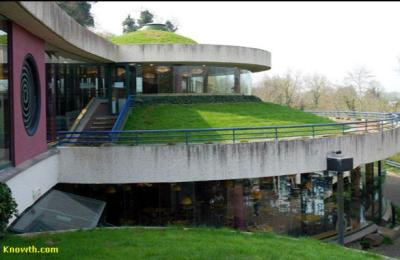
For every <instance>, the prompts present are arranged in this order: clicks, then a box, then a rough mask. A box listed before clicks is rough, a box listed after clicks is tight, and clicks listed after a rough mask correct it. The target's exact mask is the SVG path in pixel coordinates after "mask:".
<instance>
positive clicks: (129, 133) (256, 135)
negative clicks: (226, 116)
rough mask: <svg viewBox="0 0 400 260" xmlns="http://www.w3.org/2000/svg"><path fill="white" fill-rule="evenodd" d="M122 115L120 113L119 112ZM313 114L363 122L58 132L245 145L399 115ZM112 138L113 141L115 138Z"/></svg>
mask: <svg viewBox="0 0 400 260" xmlns="http://www.w3.org/2000/svg"><path fill="white" fill-rule="evenodd" d="M121 112H122V111H121ZM310 112H312V113H314V114H319V115H324V116H334V117H351V118H357V119H363V120H364V121H353V122H343V123H325V124H304V125H284V126H258V127H235V128H232V127H225V128H197V129H160V130H125V131H120V130H112V131H85V132H71V131H61V132H58V133H57V139H58V144H59V145H65V144H79V145H101V144H104V143H110V139H108V138H107V137H108V136H113V138H111V140H112V143H114V144H125V145H140V144H162V143H164V144H176V143H185V144H191V143H209V142H214V141H218V142H221V141H222V142H226V141H228V142H233V143H235V142H248V141H254V140H263V139H265V140H271V139H274V140H281V139H287V138H296V137H297V138H298V137H310V138H316V137H318V136H332V135H345V134H348V133H360V132H361V133H366V132H377V131H378V132H381V131H384V130H386V129H392V128H395V127H397V126H398V123H399V116H398V115H397V114H390V113H375V112H354V111H310ZM114 137H115V138H114Z"/></svg>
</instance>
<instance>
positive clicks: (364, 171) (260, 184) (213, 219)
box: [56, 165, 385, 236]
mask: <svg viewBox="0 0 400 260" xmlns="http://www.w3.org/2000/svg"><path fill="white" fill-rule="evenodd" d="M370 166H371V165H370ZM376 172H377V171H376V169H375V171H374V169H373V166H372V169H371V167H369V169H368V167H366V166H365V167H362V168H357V169H355V170H353V171H352V172H346V173H345V175H344V176H345V178H344V180H345V190H344V198H345V225H346V229H347V230H356V229H358V228H362V227H364V226H365V225H367V224H368V223H370V222H371V221H374V220H377V219H378V218H379V215H380V214H379V210H380V209H381V215H380V216H382V213H383V211H384V210H385V209H384V208H382V207H380V206H379V205H382V203H381V202H380V201H382V200H381V199H380V198H381V197H380V196H379V193H380V192H381V189H380V187H381V186H380V185H379V183H380V181H379V179H378V178H377V173H376ZM374 173H375V174H374ZM336 186H337V185H336V174H335V173H330V172H315V173H304V174H301V175H300V174H298V175H287V176H277V177H265V178H254V179H240V180H223V181H204V182H181V183H140V184H123V185H112V184H111V185H68V184H60V185H58V186H57V187H56V188H57V189H59V190H64V191H67V192H71V193H75V194H79V195H82V196H87V197H92V198H94V199H99V200H102V201H105V202H106V203H107V204H106V208H105V214H104V216H103V221H104V222H106V223H111V224H113V225H152V226H154V225H170V224H173V225H179V224H182V225H189V226H190V225H194V226H196V225H208V226H228V227H234V228H239V229H248V230H260V231H274V232H276V233H280V234H289V235H293V236H301V235H316V234H321V233H324V232H331V231H335V230H337V224H338V223H337V203H336V189H337V187H336Z"/></svg>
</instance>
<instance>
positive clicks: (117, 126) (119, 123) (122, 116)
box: [111, 95, 134, 132]
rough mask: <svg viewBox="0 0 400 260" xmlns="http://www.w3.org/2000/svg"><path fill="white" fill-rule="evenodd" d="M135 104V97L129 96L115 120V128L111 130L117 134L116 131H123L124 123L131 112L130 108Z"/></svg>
mask: <svg viewBox="0 0 400 260" xmlns="http://www.w3.org/2000/svg"><path fill="white" fill-rule="evenodd" d="M133 102H134V96H133V95H130V96H128V98H127V99H126V101H125V103H124V105H123V107H122V109H121V111H120V113H119V115H118V117H117V119H116V120H115V123H114V125H113V128H112V129H111V131H112V132H115V131H118V130H120V129H121V127H122V123H123V121H124V119H125V117H126V116H127V114H128V112H129V108H130V107H132V106H133Z"/></svg>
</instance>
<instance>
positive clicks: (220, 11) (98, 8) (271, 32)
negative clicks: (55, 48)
mask: <svg viewBox="0 0 400 260" xmlns="http://www.w3.org/2000/svg"><path fill="white" fill-rule="evenodd" d="M143 9H149V10H150V11H152V12H153V13H155V14H156V15H157V17H156V22H164V21H165V20H166V19H172V20H176V21H178V22H179V30H178V32H177V33H179V34H182V35H185V36H188V37H190V38H193V39H194V40H196V41H198V42H199V43H209V44H227V45H242V46H248V47H256V48H261V49H266V50H268V51H270V52H271V53H272V69H271V70H270V71H268V72H267V73H268V74H269V75H273V74H278V73H284V72H285V71H286V70H288V69H291V70H293V71H300V72H302V73H303V74H308V73H314V72H319V73H322V74H325V75H327V76H328V78H329V79H330V80H332V81H333V82H336V83H341V81H342V79H343V77H344V75H345V73H346V71H348V70H351V69H353V68H355V67H357V66H365V67H366V68H367V69H369V70H371V71H372V72H373V74H375V75H376V79H377V80H378V81H379V82H381V83H382V85H383V86H384V87H385V89H386V90H390V91H394V90H397V91H400V72H398V71H396V70H398V67H399V65H398V63H397V57H400V30H399V27H400V15H399V12H400V2H97V3H96V4H94V5H93V7H92V11H93V14H94V16H95V22H96V26H97V29H98V30H100V31H107V32H111V33H114V34H121V33H122V25H121V23H122V20H123V19H124V18H125V17H126V16H127V15H128V14H132V15H133V16H134V17H135V18H136V17H138V16H139V12H140V11H141V10H143ZM257 76H258V77H257ZM259 76H260V75H256V79H257V78H259Z"/></svg>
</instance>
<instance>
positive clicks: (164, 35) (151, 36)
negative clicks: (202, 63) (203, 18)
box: [109, 30, 197, 44]
mask: <svg viewBox="0 0 400 260" xmlns="http://www.w3.org/2000/svg"><path fill="white" fill-rule="evenodd" d="M109 40H110V41H111V42H113V43H115V44H149V43H169V44H174V43H180V44H196V43H197V42H195V41H194V40H192V39H190V38H187V37H185V36H182V35H179V34H176V33H173V32H165V31H157V30H144V31H137V32H131V33H126V34H123V35H118V36H112V37H110V38H109Z"/></svg>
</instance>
